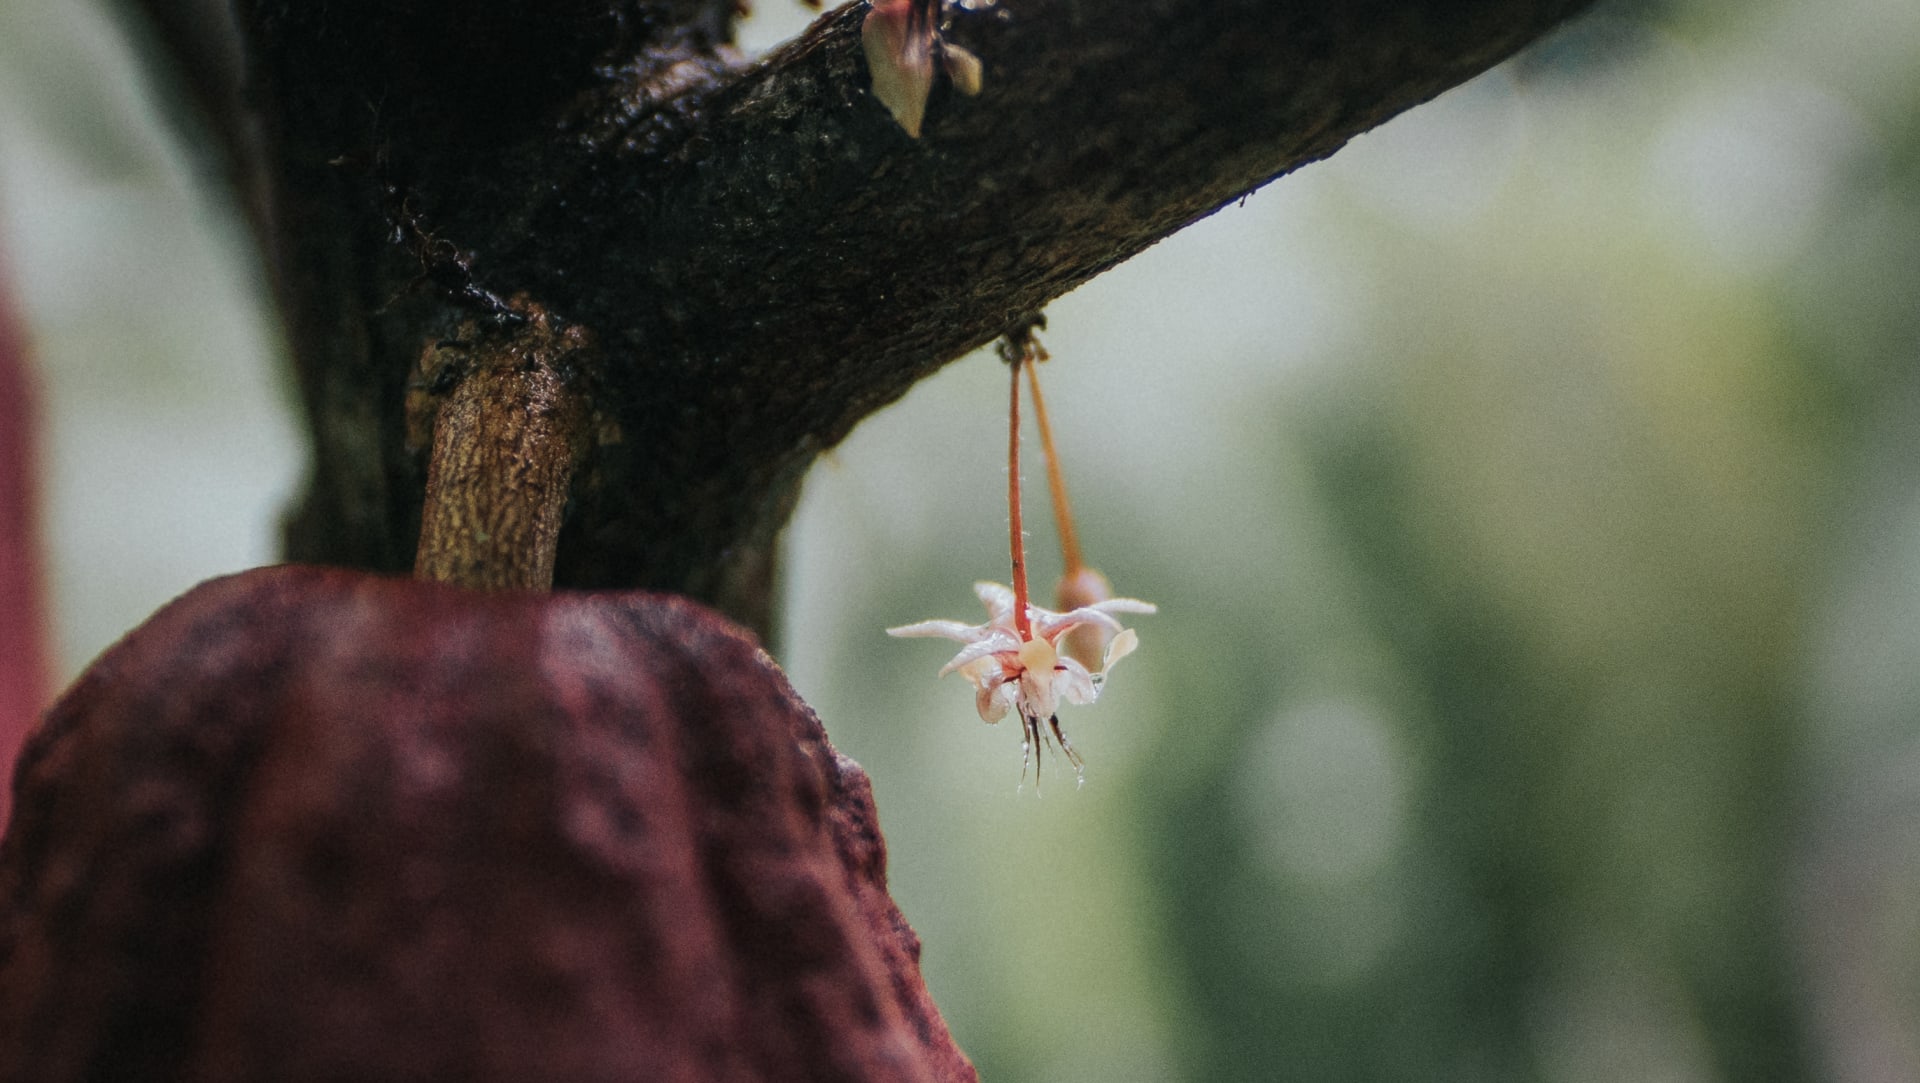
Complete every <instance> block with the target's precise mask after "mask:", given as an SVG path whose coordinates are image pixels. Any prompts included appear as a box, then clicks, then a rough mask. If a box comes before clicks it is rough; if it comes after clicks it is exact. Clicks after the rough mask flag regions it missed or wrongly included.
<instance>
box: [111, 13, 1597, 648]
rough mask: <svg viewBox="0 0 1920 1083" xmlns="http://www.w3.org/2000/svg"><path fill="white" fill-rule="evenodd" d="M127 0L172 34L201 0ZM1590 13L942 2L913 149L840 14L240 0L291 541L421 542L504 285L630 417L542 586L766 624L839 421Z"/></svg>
mask: <svg viewBox="0 0 1920 1083" xmlns="http://www.w3.org/2000/svg"><path fill="white" fill-rule="evenodd" d="M139 2H141V3H142V4H143V5H144V6H145V7H146V8H148V9H149V10H151V11H154V12H156V13H157V16H158V21H159V22H160V24H161V25H163V26H174V27H178V26H180V25H181V24H182V23H183V21H184V20H182V19H181V18H180V16H179V11H180V8H181V5H183V4H186V5H191V4H193V3H195V2H197V0H139ZM1582 6H1584V0H1284V2H1283V0H1002V2H1001V3H999V4H998V5H997V6H994V7H982V8H980V9H978V10H973V9H958V8H956V9H955V10H954V11H953V12H952V25H951V27H950V33H951V35H952V37H953V38H954V39H955V40H957V41H959V42H960V43H962V44H964V45H965V46H966V47H967V48H969V49H971V50H972V51H973V52H974V53H975V54H977V55H978V56H979V57H981V58H982V60H983V61H984V63H985V70H986V83H985V92H984V93H983V94H982V95H981V96H980V97H978V98H972V99H968V98H962V97H960V96H958V95H955V94H952V93H950V92H948V91H946V90H944V89H936V91H935V96H934V100H933V102H932V104H931V108H930V111H929V115H928V120H927V131H926V135H925V138H923V139H921V140H918V141H915V140H910V139H908V138H907V137H906V136H905V135H904V133H903V132H901V131H900V129H899V128H898V127H897V126H896V125H895V124H894V123H893V122H892V120H891V119H890V118H889V116H888V114H887V112H886V110H885V109H883V108H882V107H881V106H880V105H879V104H878V103H877V102H876V101H874V100H873V99H872V98H871V96H870V95H869V93H868V90H867V87H868V76H867V72H866V68H865V62H864V60H863V58H862V54H861V50H860V45H859V41H858V28H859V24H860V20H861V18H862V15H863V11H864V8H863V6H862V5H859V4H854V5H851V6H848V7H845V8H842V9H840V10H838V11H835V12H833V13H831V14H829V15H827V16H826V17H824V18H823V19H822V20H821V21H820V22H819V23H817V24H816V25H815V26H814V27H813V29H812V30H811V31H809V32H808V33H807V34H806V35H805V36H804V37H803V38H802V39H800V40H799V41H796V42H794V43H792V44H791V45H789V46H788V47H786V48H784V49H782V50H780V51H778V52H777V53H775V54H774V55H773V56H771V57H769V58H768V59H767V60H766V61H765V62H764V63H758V64H746V63H743V62H741V61H740V60H739V59H738V58H737V57H735V56H734V55H733V54H732V53H731V52H730V51H729V50H728V48H727V47H726V44H725V43H726V42H727V40H728V37H729V34H730V27H729V19H730V17H731V0H568V2H565V3H557V4H541V5H533V4H527V3H525V2H524V0H463V2H460V3H455V2H453V0H412V2H410V3H406V4H390V3H387V2H386V0H343V2H336V3H328V4H310V3H288V2H269V0H241V3H240V4H239V10H240V12H241V18H240V20H239V25H240V32H241V34H242V36H243V38H244V46H243V52H244V54H245V57H246V63H245V70H246V71H247V73H248V80H249V94H248V100H249V101H250V102H251V103H252V105H251V112H250V113H249V112H247V111H245V110H236V109H235V108H234V107H233V106H232V105H231V104H230V103H228V104H224V105H223V104H219V103H218V101H217V99H219V97H220V94H221V90H220V87H221V85H222V84H221V83H220V81H219V80H217V79H204V80H190V81H189V82H190V85H192V86H194V87H196V88H197V89H198V93H199V96H200V98H201V99H202V100H208V101H213V103H214V104H213V105H212V108H213V110H214V112H215V113H216V115H218V116H221V117H223V118H226V119H225V120H223V121H222V122H221V123H220V124H218V125H217V129H218V130H219V131H221V132H224V133H228V134H229V135H230V137H237V138H239V141H240V144H241V145H240V146H238V147H237V148H236V149H235V151H234V153H235V155H236V157H237V158H239V159H242V161H241V162H240V164H239V165H238V166H237V167H236V171H235V172H236V175H238V176H242V177H254V178H257V179H258V180H257V183H258V185H259V189H258V190H257V191H256V192H255V193H254V195H255V197H256V198H255V202H256V203H258V204H259V205H261V206H263V207H264V208H265V210H264V212H263V213H264V231H265V234H264V237H263V240H264V242H265V244H266V247H267V249H268V251H269V253H270V258H271V262H272V265H273V267H274V270H275V274H276V277H277V280H278V283H279V292H280V297H281V301H282V304H283V307H284V311H285V313H286V317H287V322H288V327H289V331H290V334H291V339H292V345H293V352H294V357H295V361H296V364H297V365H298V368H299V370H300V374H301V382H302V385H303V388H304V390H305V392H306V398H307V402H308V408H309V411H310V419H311V423H312V427H313V430H314V435H315V439H316V443H317V448H318V452H319V457H318V464H317V466H316V472H315V476H314V479H313V483H312V485H311V488H310V489H309V492H308V494H307V497H306V500H305V502H304V504H303V506H302V508H301V510H300V511H299V513H298V514H297V515H296V516H295V517H294V518H293V519H292V521H291V523H290V525H289V534H288V545H289V549H290V551H291V553H292V554H293V555H295V556H297V557H299V558H303V559H316V560H324V561H328V562H332V563H341V564H350V565H357V566H362V567H368V568H376V569H392V570H397V569H404V568H406V567H409V566H410V565H411V564H412V562H413V555H414V545H415V540H416V534H417V531H418V528H419V522H420V493H421V489H422V482H423V471H424V466H423V464H422V461H421V457H420V455H419V454H418V453H417V452H416V451H412V450H409V448H408V447H407V444H406V441H405V439H404V436H403V434H404V430H405V418H404V410H403V408H402V406H401V402H402V399H403V393H404V385H405V382H406V380H407V375H408V372H409V370H410V368H411V366H412V364H413V361H414V359H415V358H417V357H418V356H419V355H420V353H421V351H422V348H423V345H424V344H426V343H429V342H431V341H434V340H436V339H438V338H441V337H445V336H447V335H449V334H450V333H452V332H453V330H454V329H455V328H456V327H458V326H459V325H460V324H461V323H462V322H463V321H465V320H467V319H469V318H471V317H472V316H474V315H475V314H476V313H479V314H482V315H486V314H489V313H491V314H493V315H494V316H495V317H497V318H511V317H509V316H504V315H503V311H504V310H505V309H507V308H509V307H511V306H510V305H508V303H507V302H505V301H503V300H501V299H503V298H510V297H514V296H516V295H524V296H525V297H527V298H530V299H531V300H532V301H534V302H536V303H538V304H539V305H541V306H544V308H545V309H546V310H547V311H549V312H551V313H553V314H554V315H555V316H557V317H559V318H562V319H564V320H566V321H569V322H571V323H574V324H577V325H579V326H582V327H585V328H587V329H589V330H590V331H591V332H592V334H593V335H594V337H595V339H596V340H597V341H599V342H600V343H601V344H603V346H604V347H605V355H604V358H603V362H602V364H601V365H600V366H599V367H598V368H599V371H598V372H596V374H595V375H596V376H597V377H599V379H600V383H599V388H598V391H597V404H598V406H599V407H600V408H602V409H603V410H604V411H605V412H606V414H607V416H608V417H609V418H610V419H611V421H612V427H611V429H610V431H611V432H614V433H616V434H618V436H619V437H620V438H619V439H618V440H617V441H612V442H607V443H605V444H603V445H601V446H600V447H599V449H598V451H597V453H596V454H595V456H594V457H593V461H592V462H591V463H590V464H589V465H588V467H587V468H586V469H585V470H583V471H582V472H581V473H580V475H579V479H578V482H577V485H576V489H575V493H574V503H573V506H572V508H571V511H570V513H569V517H568V521H567V523H566V526H565V528H564V530H563V533H562V536H561V539H560V553H559V558H558V569H557V575H558V581H559V582H560V583H562V584H568V585H579V586H628V585H642V586H648V587H654V588H660V589H670V590H675V591H680V592H684V593H688V594H691V595H693V596H695V597H699V598H703V599H706V600H709V601H713V602H715V603H717V604H719V605H720V606H721V607H722V608H723V609H725V610H727V611H729V612H731V613H734V614H736V615H738V616H741V617H743V618H744V619H746V620H747V621H748V622H749V623H753V624H764V621H765V617H766V594H767V584H768V576H769V573H770V568H771V552H772V544H773V541H774V536H775V534H776V532H777V531H778V529H779V527H780V525H781V524H782V523H783V521H784V519H785V517H786V514H787V512H788V510H789V509H790V507H791V505H792V502H793V499H794V495H795V490H796V486H797V483H798V480H799V478H800V476H801V474H802V473H803V472H804V470H805V469H806V467H807V465H808V464H809V463H810V462H811V461H812V459H813V457H814V456H815V454H816V453H817V452H818V451H819V450H821V449H822V448H824V447H828V446H830V445H832V444H833V443H834V442H836V441H838V440H839V439H840V438H841V437H843V436H844V435H845V434H846V433H847V431H848V430H849V429H850V428H851V427H852V425H853V424H854V423H855V422H856V421H858V420H859V419H860V418H861V417H863V416H865V415H866V414H867V413H869V412H871V411H873V410H874V409H877V408H878V407H880V406H882V405H885V404H886V403H888V402H891V401H893V400H894V399H896V398H898V397H899V396H900V395H901V394H902V393H904V391H905V390H906V389H907V388H908V387H909V386H910V385H911V384H912V383H913V382H914V381H916V380H918V379H920V378H922V377H924V376H926V375H927V374H929V373H930V372H932V371H933V370H934V369H936V368H937V367H939V366H940V365H941V364H943V363H945V362H947V361H949V360H951V359H953V358H955V357H957V356H959V355H960V354H962V353H964V352H966V351H967V350H969V349H971V348H973V347H975V346H977V345H979V344H981V343H983V342H986V341H988V340H990V339H991V338H993V337H994V336H995V335H996V334H998V333H999V332H1000V331H1001V330H1003V329H1005V328H1006V327H1007V326H1008V325H1009V324H1012V323H1014V322H1016V321H1017V320H1019V319H1020V318H1021V317H1022V316H1023V315H1025V314H1027V313H1030V312H1033V311H1036V310H1038V309H1039V308H1041V307H1042V306H1043V305H1045V304H1046V303H1047V302H1048V301H1049V300H1051V299H1053V298H1054V297H1057V296H1059V295H1060V294H1061V293H1063V292H1065V291H1067V290H1070V289H1072V288H1073V287H1075V286H1077V285H1079V284H1080V283H1082V282H1084V281H1086V280H1087V279H1089V278H1091V277H1092V276H1094V275H1096V274H1098V273H1099V272H1101V271H1102V270H1105V269H1106V268H1108V267H1111V266H1113V265H1114V264H1116V263H1118V262H1120V261H1122V260H1124V259H1126V258H1127V257H1128V256H1131V255H1132V254H1134V253H1135V252H1138V251H1139V250H1140V249H1142V248H1144V247H1146V246H1147V245H1149V244H1152V243H1153V242H1154V241H1156V240H1158V239H1159V238H1161V237H1164V236H1166V235H1167V234H1169V233H1171V232H1173V231H1175V230H1177V229H1179V228H1180V227H1181V226H1183V225H1185V224H1187V223H1189V222H1192V221H1194V220H1195V219H1197V218H1199V217H1201V216H1203V215H1205V214H1207V213H1209V212H1210V211H1212V210H1214V209H1216V208H1218V207H1220V206H1221V205H1222V204H1223V203H1226V202H1228V201H1231V200H1233V199H1235V198H1236V197H1238V196H1239V195H1240V194H1242V193H1244V192H1247V191H1249V190H1251V189H1253V188H1256V187H1258V186H1259V185H1261V184H1263V183H1265V182H1267V181H1268V180H1271V179H1272V178H1274V177H1276V176H1279V175H1280V174H1282V173H1285V172H1287V171H1288V170H1290V169H1293V168H1295V167H1297V166H1299V165H1301V164H1302V163H1305V162H1310V161H1312V160H1314V159H1317V158H1320V157H1324V156H1326V155H1328V154H1331V153H1332V152H1333V151H1334V150H1336V149H1338V148H1339V147H1340V146H1341V144H1342V143H1344V142H1345V141H1346V140H1347V139H1348V138H1350V137H1351V136H1353V135H1354V134H1356V133H1358V132H1362V131H1365V130H1366V129H1368V128H1370V127H1373V126H1375V125H1377V124H1379V123H1381V122H1382V121H1384V120H1386V119H1387V118H1388V117H1391V116H1393V115H1394V114H1396V113H1398V112H1400V111H1401V110H1403V109H1406V108H1408V107H1409V106H1412V105H1414V104H1416V103H1419V102H1421V101H1424V100H1426V99H1428V98H1431V97H1432V96H1434V95H1436V94H1438V93H1439V92H1441V91H1442V90H1445V89H1446V88H1448V87H1450V86H1452V85H1454V84H1457V83H1459V82H1462V81H1464V80H1466V79H1468V78H1470V77H1472V76H1473V75H1474V74H1476V73H1478V72H1480V71H1482V70H1484V69H1486V68H1487V67H1489V66H1491V65H1492V64H1494V63H1495V62H1497V61H1499V60H1500V59H1501V58H1503V57H1505V56H1507V55H1508V54H1510V53H1512V52H1513V51H1514V50H1516V49H1517V48H1519V47H1520V46H1521V45H1523V44H1525V43H1526V42H1527V41H1529V40H1531V39H1533V38H1534V37H1536V36H1538V35H1539V34H1541V33H1543V32H1544V31H1545V30H1546V29H1547V28H1549V27H1550V26H1552V25H1553V24H1554V23H1555V22H1557V21H1558V20H1560V19H1562V18H1564V17H1565V16H1566V15H1568V14H1569V13H1571V12H1573V11H1575V10H1577V9H1579V8H1580V7H1582ZM195 52H196V53H198V54H203V55H214V56H218V55H224V54H222V53H221V51H220V50H218V49H213V48H206V47H202V48H199V49H196V50H195ZM242 114H244V119H243V120H236V119H234V118H235V117H237V116H242ZM254 131H258V132H259V133H261V134H260V138H259V140H258V142H257V144H256V143H255V141H254V139H253V136H252V135H251V134H250V133H252V132H254ZM236 133H237V135H236ZM256 146H257V147H258V148H259V149H258V150H256V149H254V148H255V147H256ZM249 156H256V157H257V160H248V159H249ZM1141 318H1142V319H1150V318H1151V314H1147V313H1143V314H1142V315H1141ZM1168 363H1169V364H1180V363H1182V359H1180V358H1169V359H1168Z"/></svg>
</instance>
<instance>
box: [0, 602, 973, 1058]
mask: <svg viewBox="0 0 1920 1083" xmlns="http://www.w3.org/2000/svg"><path fill="white" fill-rule="evenodd" d="M15 786H16V792H17V796H18V798H19V814H18V816H17V817H16V820H15V822H14V824H13V827H12V829H11V831H10V832H9V833H8V835H7V837H6V839H5V841H4V843H0V1080H8V1081H20V1083H28V1081H31V1083H62V1081H79V1080H97V1079H140V1080H154V1081H167V1080H196V1081H216V1080H217V1081H230V1080H275V1081H300V1080H314V1081H319V1080H341V1079H353V1080H368V1081H379V1080H452V1079H458V1080H466V1081H474V1083H486V1081H492V1080H499V1081H508V1080H511V1081H516V1083H518V1081H522V1080H532V1079H539V1080H553V1081H559V1083H574V1081H601V1080H606V1081H615V1080H619V1081H631V1080H685V1081H689V1083H692V1081H701V1083H712V1081H743V1083H744V1081H763V1080H764V1081H781V1083H786V1081H805V1080H845V1081H881V1080H887V1081H893V1080H925V1081H942V1083H946V1081H964V1080H972V1079H973V1078H974V1075H973V1070H972V1068H971V1066H970V1065H969V1064H968V1063H967V1061H966V1058H965V1057H964V1056H963V1055H962V1054H961V1053H960V1052H959V1050H958V1049H957V1048H955V1047H954V1045H953V1043H952V1041H951V1039H950V1038H949V1037H948V1034H947V1031H946V1027H945V1025H944V1024H943V1023H942V1022H941V1020H940V1018H939V1016H938V1014H937V1013H936V1012H935V1010H934V1007H933V1005H932V1003H931V1001H930V1000H929V999H928V997H927V993H926V989H925V987H924V985H922V983H921V980H920V974H919V968H918V963H917V959H918V955H919V944H918V942H917V940H916V939H915V938H914V935H913V933H912V931H911V930H909V929H908V928H907V926H906V924H905V923H904V922H903V921H902V919H901V917H900V914H899V912H898V911H897V910H896V909H895V908H894V906H893V904H892V902H891V901H890V900H889V898H888V896H887V893H886V876H885V864H886V854H885V849H884V846H883V844H882V842H881V838H880V833H879V830H878V827H877V825H876V823H875V820H874V811H873V804H872V800H871V796H870V792H869V789H868V785H867V781H866V777H865V775H864V774H862V773H861V771H860V769H859V768H858V767H857V766H856V765H855V764H853V763H852V762H851V761H849V760H846V759H844V758H842V757H840V756H838V755H837V754H836V753H835V752H834V750H833V748H832V746H831V745H829V744H828V743H827V740H826V737H825V735H824V734H823V733H822V731H821V729H820V724H819V722H818V721H817V720H816V719H815V718H814V716H813V714H812V712H811V711H809V710H808V709H807V708H806V706H805V705H803V704H802V703H801V702H800V701H799V700H798V699H797V698H796V697H795V696H794V694H793V691H792V689H791V688H790V687H789V686H788V685H787V683H786V681H785V679H784V678H783V677H782V676H781V675H780V674H779V672H778V670H776V669H775V668H774V667H773V665H772V663H771V662H770V661H769V660H768V659H767V658H766V656H765V655H764V654H763V653H762V652H761V651H760V650H759V649H758V647H757V646H756V645H755V644H754V642H753V640H752V639H751V638H750V637H748V636H746V635H744V634H742V633H741V632H739V631H737V630H735V629H734V628H733V627H732V626H730V625H729V624H727V623H726V622H725V621H723V620H721V619H720V618H718V617H717V616H715V615H714V614H712V613H710V612H708V611H706V610H703V609H702V608H700V607H699V606H696V605H694V604H692V603H689V602H685V601H683V600H679V599H673V598H664V597H658V596H651V595H645V594H633V593H627V594H601V595H594V596H589V595H577V594H557V595H541V594H532V593H527V592H506V593H497V594H481V593H476V592H469V591H463V590H458V589H455V588H450V587H445V586H441V585H438V584H430V583H418V582H407V581H400V580H390V579H381V578H376V577H371V576H367V575H364V574H361V573H355V572H344V571H333V570H318V569H311V568H297V567H286V568H272V569H264V570H261V571H256V572H249V573H246V574H244V575H240V576H235V577H233V578H229V579H225V580H218V581H215V582H212V583H209V584H207V585H204V586H202V587H200V588H198V589H196V590H195V591H193V592H192V593H190V594H188V595H187V596H186V597H184V598H183V599H181V600H180V601H178V602H175V603H174V604H173V605H171V606H169V607H168V608H167V609H165V610H163V611H161V612H160V613H159V614H158V615H157V616H155V617H154V618H153V619H152V620H150V621H149V622H148V623H147V624H146V625H144V626H143V627H141V628H140V629H138V630H137V631H135V632H134V633H133V634H131V635H130V636H129V637H128V638H127V639H126V640H124V641H122V642H121V643H120V644H119V645H118V646H116V647H115V648H113V649H112V650H111V651H109V652H108V653H107V654H106V655H105V656H103V657H102V658H101V659H100V661H99V662H98V663H97V664H96V665H95V666H94V667H93V669H92V670H91V671H90V672H88V673H87V674H86V675H85V676H83V677H82V678H81V680H80V681H79V682H78V683H77V684H76V685H75V686H74V688H73V689H72V690H71V691H69V692H68V693H67V695H66V696H65V697H64V698H63V699H62V700H61V701H60V702H59V703H58V704H57V705H56V706H55V708H54V709H53V711H52V712H51V714H50V715H49V717H48V720H47V724H46V726H45V728H44V729H43V730H42V731H41V732H40V733H39V734H38V735H37V736H36V737H35V739H34V741H33V742H32V744H31V745H30V746H29V748H28V751H27V754H26V756H25V758H24V759H23V761H22V768H21V772H20V774H19V776H18V778H17V780H16V782H15Z"/></svg>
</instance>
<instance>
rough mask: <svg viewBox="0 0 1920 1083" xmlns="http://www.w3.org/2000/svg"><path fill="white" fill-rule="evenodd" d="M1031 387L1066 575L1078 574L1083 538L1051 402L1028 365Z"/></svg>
mask: <svg viewBox="0 0 1920 1083" xmlns="http://www.w3.org/2000/svg"><path fill="white" fill-rule="evenodd" d="M1027 387H1028V388H1029V389H1031V390H1032V391H1033V420H1034V421H1035V422H1036V423H1038V425H1039V426H1040V448H1041V450H1042V451H1044V452H1045V453H1046V457H1047V486H1048V488H1050V489H1051V490H1052V491H1053V522H1054V525H1055V527H1057V528H1058V530H1059V533H1060V561H1061V564H1062V565H1063V567H1062V568H1061V575H1062V576H1070V575H1074V574H1077V573H1078V572H1079V571H1080V569H1081V568H1084V567H1086V562H1085V561H1084V560H1082V559H1081V557H1080V535H1079V534H1078V533H1077V532H1076V531H1075V530H1074V528H1073V507H1072V505H1070V504H1069V503H1068V502H1067V478H1066V475H1065V474H1063V473H1061V470H1060V453H1059V452H1058V451H1056V450H1054V446H1053V426H1052V425H1051V424H1049V423H1048V422H1047V400H1046V399H1044V398H1042V397H1041V395H1040V367H1039V366H1038V365H1028V366H1027Z"/></svg>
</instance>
